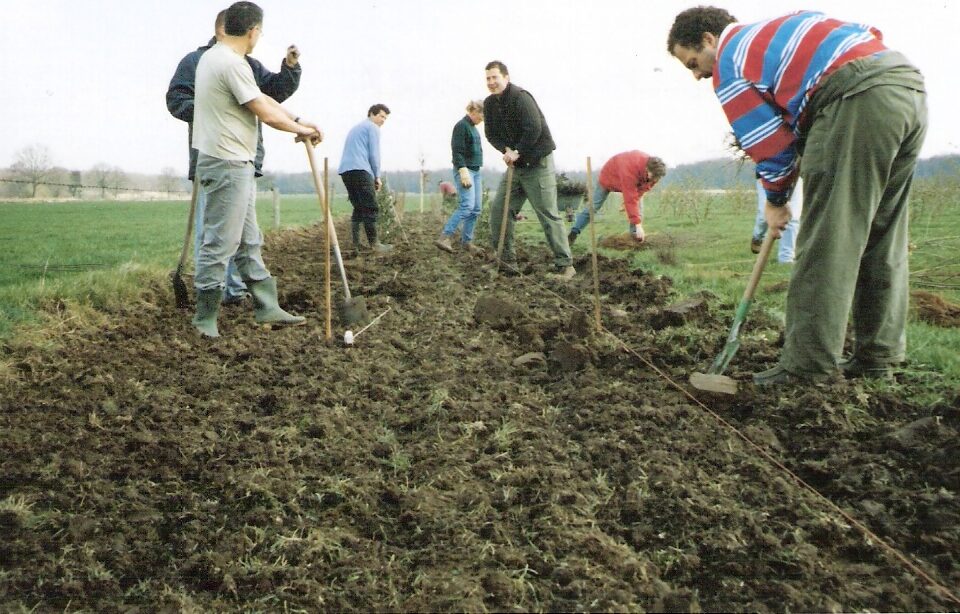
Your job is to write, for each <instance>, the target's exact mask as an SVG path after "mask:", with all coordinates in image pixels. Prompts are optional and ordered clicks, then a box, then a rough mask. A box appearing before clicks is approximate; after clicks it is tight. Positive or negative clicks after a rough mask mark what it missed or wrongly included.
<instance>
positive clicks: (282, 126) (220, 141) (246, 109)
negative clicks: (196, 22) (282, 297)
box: [192, 2, 323, 337]
mask: <svg viewBox="0 0 960 614" xmlns="http://www.w3.org/2000/svg"><path fill="white" fill-rule="evenodd" d="M262 24H263V11H262V10H261V9H260V7H259V6H257V5H256V4H254V3H252V2H236V3H234V4H232V5H231V6H230V8H228V9H227V14H226V18H225V23H224V29H225V31H226V35H225V36H224V38H223V40H221V41H219V42H218V43H217V44H216V45H214V46H213V47H212V48H211V49H210V50H209V51H207V52H206V53H204V54H203V57H201V58H200V62H199V64H198V65H197V75H196V86H195V87H196V98H195V102H194V122H195V126H194V131H193V146H194V148H196V149H197V150H198V151H199V155H198V158H197V171H196V177H197V179H198V180H199V181H200V184H201V185H202V186H203V189H204V191H205V192H206V194H207V207H206V210H205V211H204V216H203V242H202V244H201V246H200V256H199V258H198V260H197V265H196V268H197V272H196V276H195V278H194V287H195V288H196V293H197V312H196V314H195V315H194V316H193V320H192V323H193V325H194V327H196V329H197V330H198V331H200V334H202V335H203V336H205V337H219V336H220V331H219V330H218V328H217V316H218V315H219V313H220V303H221V301H222V300H223V285H224V280H225V276H226V269H227V262H228V261H229V260H230V257H231V256H233V255H234V254H236V255H235V256H234V261H235V263H236V265H237V269H238V270H239V271H240V275H241V277H242V278H243V281H244V282H245V283H246V285H247V289H248V290H249V291H250V294H251V295H252V296H253V300H254V305H255V311H254V317H255V318H256V321H257V322H258V323H260V324H273V325H296V324H303V323H304V322H305V321H306V319H305V318H303V317H302V316H296V315H292V314H289V313H287V312H286V311H284V310H283V309H281V308H280V305H279V304H278V302H277V282H276V280H275V279H274V278H273V277H271V276H270V271H268V270H267V268H266V266H265V265H264V263H263V257H262V256H261V254H260V243H261V242H260V240H259V237H260V228H259V226H258V225H257V213H256V208H255V205H256V189H257V186H256V181H255V179H254V163H253V161H254V159H255V158H256V155H257V120H258V119H259V120H260V121H262V122H263V123H265V124H267V125H268V126H271V127H272V128H276V129H277V130H283V131H285V132H292V133H294V134H296V135H298V136H299V137H302V138H304V139H307V140H309V141H310V142H311V143H313V144H316V143H319V142H320V140H321V139H322V138H323V135H322V134H321V132H320V129H319V128H317V126H316V125H314V124H312V123H309V122H305V121H301V120H300V118H298V117H295V116H294V115H293V114H292V113H290V112H289V111H286V110H285V109H284V108H283V107H281V106H280V104H279V103H277V102H276V101H275V100H274V99H272V98H270V97H269V96H267V95H265V94H263V93H262V92H261V91H260V88H259V87H257V84H256V81H255V79H254V76H253V71H252V70H251V69H250V65H249V64H248V63H247V61H246V59H245V56H246V54H248V53H250V52H252V51H253V48H254V47H255V46H256V44H257V41H259V39H260V32H261V29H262Z"/></svg>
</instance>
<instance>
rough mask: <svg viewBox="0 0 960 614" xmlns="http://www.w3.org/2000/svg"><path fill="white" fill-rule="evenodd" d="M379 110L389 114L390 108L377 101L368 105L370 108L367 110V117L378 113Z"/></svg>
mask: <svg viewBox="0 0 960 614" xmlns="http://www.w3.org/2000/svg"><path fill="white" fill-rule="evenodd" d="M380 111H386V112H387V115H390V109H389V108H387V105H385V104H382V103H379V102H378V103H377V104H375V105H373V106H372V107H370V110H369V111H367V117H373V116H374V115H379V114H380Z"/></svg>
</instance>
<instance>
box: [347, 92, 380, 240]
mask: <svg viewBox="0 0 960 614" xmlns="http://www.w3.org/2000/svg"><path fill="white" fill-rule="evenodd" d="M388 115H390V109H388V108H387V105H385V104H379V103H378V104H375V105H373V106H372V107H370V109H369V110H368V111H367V119H365V120H363V121H362V122H360V123H359V124H357V125H356V126H354V127H353V128H351V129H350V132H349V133H348V134H347V140H346V142H344V144H343V155H342V156H341V157H340V166H339V168H338V169H337V173H339V174H340V178H341V179H343V185H344V186H345V187H346V188H347V197H348V198H349V199H350V204H351V205H353V216H352V217H351V219H350V236H351V237H352V239H353V248H354V250H356V252H357V253H359V252H360V227H361V226H363V229H364V231H365V232H366V235H367V241H368V242H369V244H370V248H371V249H372V250H373V251H374V252H375V253H384V252H389V251H392V250H393V246H392V245H387V244H386V243H381V242H380V238H379V237H378V236H377V217H378V216H379V213H380V207H379V205H377V191H378V190H380V188H381V187H382V186H383V180H382V179H381V178H380V127H381V126H383V123H384V122H385V121H387V116H388Z"/></svg>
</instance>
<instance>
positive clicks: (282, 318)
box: [244, 277, 307, 326]
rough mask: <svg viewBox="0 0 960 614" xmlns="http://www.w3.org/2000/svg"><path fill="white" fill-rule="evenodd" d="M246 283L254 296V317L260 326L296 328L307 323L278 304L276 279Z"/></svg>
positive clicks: (270, 278) (269, 278) (304, 319)
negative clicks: (273, 325) (272, 325)
mask: <svg viewBox="0 0 960 614" xmlns="http://www.w3.org/2000/svg"><path fill="white" fill-rule="evenodd" d="M244 281H246V283H247V290H249V291H250V294H252V295H253V304H254V310H253V316H254V318H255V319H256V320H257V323H258V324H275V325H278V326H296V325H298V324H303V323H305V322H306V321H307V319H306V318H305V317H303V316H295V315H293V314H290V313H287V312H286V311H284V310H283V309H281V308H280V304H279V303H278V302H277V280H276V278H275V277H268V278H266V279H261V280H258V281H247V280H244Z"/></svg>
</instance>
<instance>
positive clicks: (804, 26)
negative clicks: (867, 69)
mask: <svg viewBox="0 0 960 614" xmlns="http://www.w3.org/2000/svg"><path fill="white" fill-rule="evenodd" d="M882 39H883V35H882V34H881V33H880V31H879V30H877V29H876V28H872V27H869V26H866V25H862V24H857V23H848V22H843V21H838V20H836V19H831V18H828V17H827V16H825V15H824V14H823V13H816V12H807V11H802V12H798V13H793V14H791V15H786V16H784V17H779V18H776V19H771V20H769V21H762V22H759V23H754V24H739V23H735V24H731V25H730V26H728V27H727V28H726V29H725V30H724V31H723V33H722V34H721V35H720V42H719V44H718V47H717V55H716V63H715V64H714V70H713V89H714V91H715V92H716V94H717V98H719V99H720V104H721V105H723V111H724V113H725V114H726V116H727V119H728V120H729V121H730V125H731V126H732V127H733V132H734V135H735V136H736V138H737V142H738V143H739V145H740V147H741V148H742V149H743V150H744V151H745V152H746V153H747V155H749V156H750V158H751V159H753V161H754V162H756V163H757V172H758V174H759V176H760V178H761V180H762V182H763V187H764V188H765V189H766V191H767V197H768V199H769V200H771V201H772V202H775V203H778V202H786V200H787V199H788V198H789V196H790V192H791V191H792V187H793V185H794V183H796V179H797V175H798V170H799V169H798V162H799V160H798V158H797V150H796V142H797V139H798V137H799V135H800V133H801V131H803V130H804V129H805V128H806V127H807V126H805V125H804V120H805V117H804V110H805V109H806V107H807V103H809V102H810V98H811V96H812V94H813V92H814V91H815V90H816V88H817V86H818V85H819V84H820V83H821V81H822V80H823V78H824V77H825V76H826V75H828V74H830V73H831V72H832V71H834V70H836V69H837V68H839V67H840V66H843V65H844V64H846V63H847V62H850V61H851V60H856V59H858V58H862V57H866V56H870V55H873V54H876V53H880V52H883V51H886V50H887V48H886V47H885V46H884V45H883V42H882Z"/></svg>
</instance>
